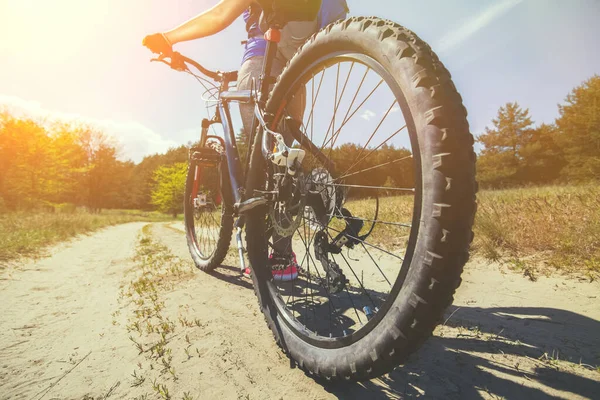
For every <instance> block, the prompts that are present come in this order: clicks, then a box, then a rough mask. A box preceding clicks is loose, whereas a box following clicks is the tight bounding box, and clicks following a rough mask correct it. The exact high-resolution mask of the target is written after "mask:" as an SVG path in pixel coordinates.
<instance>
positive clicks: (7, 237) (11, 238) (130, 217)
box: [0, 210, 171, 264]
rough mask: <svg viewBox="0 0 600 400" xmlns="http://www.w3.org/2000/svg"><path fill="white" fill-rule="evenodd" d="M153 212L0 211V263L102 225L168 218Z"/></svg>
mask: <svg viewBox="0 0 600 400" xmlns="http://www.w3.org/2000/svg"><path fill="white" fill-rule="evenodd" d="M170 220H171V218H170V217H169V216H166V215H164V214H160V213H155V212H142V211H134V210H105V211H102V212H100V213H89V212H86V211H82V210H76V211H73V212H68V213H60V212H59V213H49V212H16V213H6V214H0V264H1V263H5V262H7V261H11V260H14V259H17V258H19V257H22V256H25V257H32V256H37V255H40V253H41V251H43V249H45V248H46V247H47V246H49V245H52V244H55V243H57V242H60V241H63V240H66V239H69V238H71V237H73V236H76V235H78V234H82V233H90V232H93V231H95V230H97V229H100V228H104V227H106V226H111V225H117V224H123V223H126V222H136V221H170Z"/></svg>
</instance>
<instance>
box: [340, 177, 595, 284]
mask: <svg viewBox="0 0 600 400" xmlns="http://www.w3.org/2000/svg"><path fill="white" fill-rule="evenodd" d="M412 200H413V197H412V196H397V197H386V198H382V199H380V209H379V215H378V219H379V220H383V221H402V222H407V223H410V220H411V216H412V209H411V207H412ZM477 202H478V211H477V215H476V219H475V226H474V231H475V240H474V242H473V246H472V252H473V253H474V254H475V255H479V256H483V257H485V258H487V259H489V260H493V261H500V262H506V263H508V264H509V265H510V266H511V267H512V268H514V269H516V270H519V271H521V272H523V274H525V275H526V276H528V277H529V278H530V279H532V280H535V279H536V278H535V273H536V269H538V268H539V266H542V265H543V266H546V267H549V268H551V269H555V270H559V271H562V272H583V273H585V274H587V275H589V276H591V277H594V276H596V275H598V274H600V185H586V186H547V187H537V188H520V189H507V190H488V191H482V192H480V193H479V194H478V196H477ZM347 207H348V209H350V210H351V211H352V212H353V214H355V215H357V216H359V217H363V218H373V215H374V211H373V210H374V201H373V200H358V201H353V202H350V203H349V204H348V205H347ZM365 227H366V228H367V227H368V225H365ZM338 228H340V227H338ZM363 229H365V228H363ZM406 234H408V229H406V230H405V231H403V230H402V228H398V227H397V226H393V225H381V224H379V225H377V226H376V227H375V229H374V230H373V233H372V235H371V237H370V238H369V242H370V243H375V244H380V245H384V247H387V248H389V247H390V246H395V247H400V248H401V247H404V246H405V244H406V239H407V237H406Z"/></svg>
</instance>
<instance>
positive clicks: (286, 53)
mask: <svg viewBox="0 0 600 400" xmlns="http://www.w3.org/2000/svg"><path fill="white" fill-rule="evenodd" d="M317 30H318V23H317V21H316V20H315V21H312V22H289V23H288V24H287V25H286V26H285V28H284V29H283V30H282V32H281V41H280V42H279V45H278V46H277V56H276V57H275V61H274V62H273V67H272V69H271V76H273V77H277V76H279V74H281V71H283V68H284V67H285V65H286V64H287V62H288V61H289V60H290V59H291V58H292V57H293V56H294V54H295V53H296V51H297V50H298V48H299V47H300V46H301V45H302V44H303V43H304V42H305V41H306V40H307V39H308V38H310V37H311V36H312V35H313V34H314V33H315V32H316V31H317ZM263 60H264V57H262V56H258V57H252V58H250V59H248V60H246V62H244V63H243V64H242V66H241V67H240V70H239V72H238V83H237V87H238V89H239V90H248V89H250V88H252V80H254V81H255V84H256V85H257V84H258V79H259V76H260V73H261V71H262V65H263ZM305 106H306V92H305V90H304V88H302V89H301V90H300V92H298V93H296V94H295V95H294V97H293V98H292V99H291V100H290V101H288V105H287V106H286V109H285V114H287V115H289V116H291V117H292V118H294V119H296V120H299V121H302V118H303V116H304V108H305ZM240 113H241V117H242V123H243V125H244V133H246V134H248V133H249V132H250V129H251V126H252V118H253V116H254V107H253V106H251V105H249V104H240ZM282 133H283V134H284V136H286V135H285V132H282ZM288 141H290V140H289V138H287V137H286V142H288ZM290 144H291V143H288V145H290Z"/></svg>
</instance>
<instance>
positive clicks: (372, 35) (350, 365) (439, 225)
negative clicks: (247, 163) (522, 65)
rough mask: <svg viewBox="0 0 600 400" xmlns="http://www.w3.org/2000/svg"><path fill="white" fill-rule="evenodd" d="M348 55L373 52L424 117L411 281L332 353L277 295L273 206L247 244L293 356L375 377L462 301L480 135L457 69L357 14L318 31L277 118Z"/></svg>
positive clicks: (255, 159) (278, 335) (258, 283)
mask: <svg viewBox="0 0 600 400" xmlns="http://www.w3.org/2000/svg"><path fill="white" fill-rule="evenodd" d="M344 51H348V52H355V53H360V54H365V55H368V56H370V57H372V58H373V59H375V60H376V61H377V62H379V63H380V64H381V65H383V66H384V67H385V68H386V70H387V71H388V72H389V73H391V75H392V76H393V78H394V79H395V80H396V82H397V83H398V85H399V86H400V88H401V89H402V92H403V94H404V96H405V100H406V102H407V104H408V107H409V109H410V113H411V114H412V119H413V121H414V125H415V130H416V133H417V139H418V150H419V152H420V159H421V160H420V164H421V175H422V176H421V177H420V179H421V186H422V196H421V220H420V227H419V232H418V236H417V241H416V245H415V249H414V253H413V258H412V260H411V262H410V267H409V271H408V275H407V277H406V280H405V282H404V285H403V286H402V288H401V290H400V292H399V293H398V295H397V297H396V298H395V299H390V300H389V301H392V302H393V304H392V306H391V308H390V309H389V311H388V313H387V314H386V315H385V316H384V317H383V319H382V320H381V322H380V323H379V324H378V325H377V326H376V327H375V328H373V330H372V331H370V332H369V333H368V334H367V335H366V336H365V337H363V338H362V339H360V340H358V341H356V342H355V343H352V344H351V345H349V346H346V347H341V348H336V349H323V348H320V347H316V346H314V345H311V344H309V343H308V342H306V341H304V340H303V339H302V338H301V337H299V336H297V335H296V334H295V333H294V332H293V331H292V330H291V329H290V328H289V327H288V326H287V325H286V323H285V322H284V320H283V317H282V316H280V315H279V314H278V313H277V310H276V307H275V305H274V303H273V300H272V299H271V297H270V292H269V289H268V280H269V279H270V271H269V270H268V268H267V267H266V266H265V261H264V260H266V256H267V254H266V252H267V247H266V242H267V239H268V238H266V237H265V231H264V226H265V210H264V209H255V210H253V211H252V212H251V213H250V214H249V215H248V222H247V243H248V250H249V254H248V255H249V258H250V262H251V265H252V266H253V269H254V273H253V279H254V287H255V291H256V295H257V297H258V299H259V303H260V307H261V308H262V311H263V313H264V315H265V319H266V321H267V324H268V325H269V327H270V328H271V330H272V331H273V334H274V336H275V339H276V341H277V343H278V344H279V345H280V346H281V347H282V349H283V350H284V351H285V353H286V354H287V355H288V356H289V357H290V358H291V359H292V360H294V361H295V362H296V364H297V366H298V367H300V368H301V369H303V370H304V371H306V372H307V373H308V374H310V375H312V376H314V377H316V378H325V379H327V380H366V379H370V378H373V377H376V376H379V375H381V374H383V373H386V372H389V371H390V370H392V369H393V368H395V367H396V366H398V365H399V364H401V363H403V362H405V361H406V360H407V358H408V356H409V355H410V354H411V353H413V352H415V351H416V350H417V349H418V348H419V347H420V346H421V344H422V343H423V342H424V341H425V340H426V339H427V338H428V337H429V336H430V335H431V334H432V332H433V330H434V328H435V326H436V325H437V324H438V323H439V321H440V320H441V318H442V316H443V313H444V311H445V310H446V308H447V307H448V306H449V305H450V304H451V303H452V301H453V294H454V292H455V290H456V288H458V286H459V285H460V283H461V279H460V275H461V273H462V270H463V267H464V265H465V263H466V262H467V260H468V257H469V252H468V251H469V246H470V243H471V242H472V240H473V232H472V226H473V222H474V218H475V211H476V197H475V194H476V192H477V182H476V180H475V153H474V151H473V143H474V140H473V136H472V135H471V133H470V132H469V125H468V122H467V118H466V117H467V112H466V109H465V107H464V106H463V104H462V99H461V97H460V95H459V94H458V92H457V90H456V88H455V86H454V84H453V83H452V80H451V76H450V73H449V72H448V71H447V69H446V68H445V67H444V65H443V64H442V63H441V62H440V61H439V59H438V57H437V56H436V55H435V54H434V52H433V51H432V49H431V48H430V47H429V46H428V45H427V44H426V43H425V42H424V41H422V40H421V39H419V37H417V36H416V35H415V34H414V33H413V32H411V31H410V30H408V29H406V28H404V27H402V26H400V25H398V24H396V23H394V22H392V21H388V20H384V19H380V18H376V17H353V18H350V19H347V20H343V21H338V22H335V23H333V24H331V25H329V26H328V27H326V28H325V29H323V30H321V31H320V32H318V33H316V34H315V35H314V36H313V37H312V38H311V39H309V40H308V41H307V42H306V43H305V44H304V45H303V46H302V47H301V48H300V49H299V50H298V53H297V54H296V55H295V56H294V57H293V59H292V60H290V62H289V63H288V65H287V66H286V68H285V69H284V71H283V72H282V74H281V75H280V77H279V79H278V80H277V83H276V85H275V87H274V89H273V91H272V93H271V96H270V99H269V102H268V104H267V113H271V114H272V115H273V114H275V111H276V110H277V108H278V107H279V104H280V102H281V100H282V96H284V95H285V93H287V91H288V90H289V86H290V85H291V83H292V82H294V81H295V79H296V78H297V77H298V76H299V74H302V73H303V72H304V71H305V70H306V68H308V66H309V65H311V64H312V63H313V62H315V60H317V59H319V58H320V57H322V56H323V55H324V54H329V53H337V52H344ZM261 136H262V135H261V134H258V135H256V138H255V142H254V145H253V151H252V154H251V172H250V175H249V180H248V185H249V186H248V187H249V188H250V190H253V189H255V188H259V187H260V185H261V184H262V182H261V181H263V182H264V176H265V173H264V171H265V162H264V159H263V158H262V156H261V154H260V153H261V150H260V149H261V146H260V140H261Z"/></svg>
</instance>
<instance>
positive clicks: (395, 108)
mask: <svg viewBox="0 0 600 400" xmlns="http://www.w3.org/2000/svg"><path fill="white" fill-rule="evenodd" d="M398 111H400V107H398V106H394V107H392V109H391V110H390V114H392V113H395V112H398Z"/></svg>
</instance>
